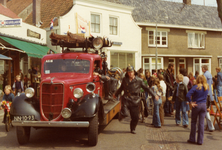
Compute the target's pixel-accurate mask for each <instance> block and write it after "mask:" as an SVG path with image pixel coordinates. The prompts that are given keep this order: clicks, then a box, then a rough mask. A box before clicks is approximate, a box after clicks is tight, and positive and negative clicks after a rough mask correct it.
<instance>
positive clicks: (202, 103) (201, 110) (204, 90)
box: [186, 75, 209, 145]
mask: <svg viewBox="0 0 222 150" xmlns="http://www.w3.org/2000/svg"><path fill="white" fill-rule="evenodd" d="M196 82H197V84H196V85H194V86H193V87H192V89H191V90H190V91H189V92H188V93H187V95H186V98H187V99H188V101H189V102H190V104H191V105H192V116H191V131H190V138H189V140H188V141H187V142H188V143H193V144H194V143H196V124H197V118H199V126H198V137H197V144H198V145H202V144H203V137H204V118H205V114H206V101H207V95H208V89H209V85H208V84H207V81H206V78H205V77H204V76H203V75H200V76H198V77H197V79H196ZM191 96H192V100H193V101H192V100H191Z"/></svg>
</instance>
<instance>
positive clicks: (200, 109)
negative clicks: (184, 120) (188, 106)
mask: <svg viewBox="0 0 222 150" xmlns="http://www.w3.org/2000/svg"><path fill="white" fill-rule="evenodd" d="M205 114H206V103H200V104H197V107H195V108H192V114H191V131H190V138H189V140H190V141H192V142H196V141H197V143H199V144H203V138H204V118H205ZM197 118H199V122H198V123H199V124H198V136H197V140H196V125H197Z"/></svg>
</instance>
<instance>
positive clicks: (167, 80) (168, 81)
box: [164, 69, 175, 97]
mask: <svg viewBox="0 0 222 150" xmlns="http://www.w3.org/2000/svg"><path fill="white" fill-rule="evenodd" d="M170 74H172V73H171V72H169V70H168V69H167V70H166V71H165V73H164V81H165V83H166V86H167V89H166V97H169V96H170V95H168V94H169V91H173V90H174V88H173V86H172V82H174V81H175V78H174V76H173V81H172V82H171V78H170Z"/></svg>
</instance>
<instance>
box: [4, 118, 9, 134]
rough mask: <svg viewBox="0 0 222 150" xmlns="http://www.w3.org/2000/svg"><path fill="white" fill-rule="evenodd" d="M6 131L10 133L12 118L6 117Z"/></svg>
mask: <svg viewBox="0 0 222 150" xmlns="http://www.w3.org/2000/svg"><path fill="white" fill-rule="evenodd" d="M5 130H6V131H7V132H9V130H10V118H9V116H6V118H5Z"/></svg>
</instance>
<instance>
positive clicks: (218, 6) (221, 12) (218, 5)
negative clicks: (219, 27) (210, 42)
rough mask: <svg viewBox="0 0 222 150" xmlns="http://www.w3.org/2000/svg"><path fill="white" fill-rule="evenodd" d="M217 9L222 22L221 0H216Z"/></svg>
mask: <svg viewBox="0 0 222 150" xmlns="http://www.w3.org/2000/svg"><path fill="white" fill-rule="evenodd" d="M217 10H218V16H219V17H220V20H221V22H222V0H217Z"/></svg>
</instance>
